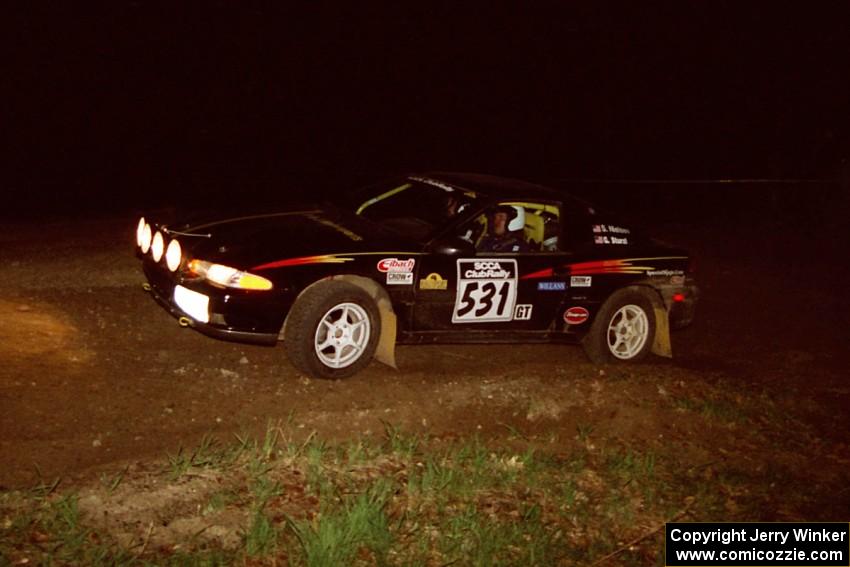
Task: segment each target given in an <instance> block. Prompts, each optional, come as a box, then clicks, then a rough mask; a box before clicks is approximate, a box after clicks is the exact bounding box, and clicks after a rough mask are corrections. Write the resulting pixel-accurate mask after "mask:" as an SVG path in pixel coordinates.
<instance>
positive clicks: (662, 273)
mask: <svg viewBox="0 0 850 567" xmlns="http://www.w3.org/2000/svg"><path fill="white" fill-rule="evenodd" d="M684 274H685V272H683V271H682V270H647V271H646V275H647V276H652V277H656V276H661V277H667V276H682V275H684Z"/></svg>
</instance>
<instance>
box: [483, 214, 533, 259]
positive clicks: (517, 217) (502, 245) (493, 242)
mask: <svg viewBox="0 0 850 567" xmlns="http://www.w3.org/2000/svg"><path fill="white" fill-rule="evenodd" d="M524 225H525V209H522V208H521V207H512V206H509V205H499V206H498V207H496V208H495V209H493V210H492V211H490V215H489V230H488V231H487V235H486V236H484V238H483V239H482V240H481V242H480V243H479V244H478V250H480V251H483V252H528V251H529V250H530V248H529V246H528V243H527V242H526V241H525V240H524V239H523V237H522V232H521V231H522V228H523V226H524Z"/></svg>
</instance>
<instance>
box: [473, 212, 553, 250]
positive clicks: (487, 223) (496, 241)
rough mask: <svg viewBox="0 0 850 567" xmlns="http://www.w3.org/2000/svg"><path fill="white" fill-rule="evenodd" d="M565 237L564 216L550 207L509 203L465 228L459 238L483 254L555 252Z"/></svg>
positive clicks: (483, 214)
mask: <svg viewBox="0 0 850 567" xmlns="http://www.w3.org/2000/svg"><path fill="white" fill-rule="evenodd" d="M560 234H561V223H560V213H559V209H558V207H557V206H556V205H552V204H548V203H534V202H525V201H523V202H519V201H506V202H503V203H499V204H497V205H495V206H493V207H490V208H489V209H487V210H486V211H484V212H483V213H482V214H480V215H479V216H478V217H476V218H474V219H473V220H472V221H470V222H469V223H467V224H465V225H463V226H462V227H461V229H460V232H459V234H458V235H459V236H460V237H461V238H464V239H466V240H468V241H470V242H472V243H474V244H475V248H476V250H478V251H479V252H518V253H519V252H524V253H528V252H554V251H556V250H558V237H559V235H560Z"/></svg>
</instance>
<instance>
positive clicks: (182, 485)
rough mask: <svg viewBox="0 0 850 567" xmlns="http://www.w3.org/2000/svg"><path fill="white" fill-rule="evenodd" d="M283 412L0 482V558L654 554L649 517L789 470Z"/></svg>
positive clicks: (727, 503) (333, 559) (725, 419)
mask: <svg viewBox="0 0 850 567" xmlns="http://www.w3.org/2000/svg"><path fill="white" fill-rule="evenodd" d="M671 405H672V407H673V409H679V410H680V411H686V412H692V413H694V414H695V415H696V416H697V418H698V419H704V420H705V421H706V423H714V422H717V421H720V422H722V423H729V422H733V423H737V422H739V421H741V420H746V419H750V417H749V415H751V412H750V409H751V408H748V409H747V412H744V411H743V410H740V409H737V410H736V409H735V408H736V407H737V406H735V404H734V403H733V401H732V400H731V399H725V398H699V399H697V398H678V399H673V400H671ZM769 410H770V411H774V410H773V409H770V408H769ZM291 422H292V420H291V418H290V420H289V421H288V422H286V423H283V424H281V423H269V424H268V426H267V429H266V432H265V434H264V435H261V436H259V437H258V438H252V437H250V436H247V435H243V436H239V437H237V439H236V442H235V443H232V444H223V443H220V442H219V441H217V440H215V439H213V438H211V437H204V438H203V439H202V441H201V442H200V444H199V445H198V446H197V447H195V448H194V449H192V450H188V451H187V450H183V449H181V450H179V451H178V452H177V453H176V454H173V455H168V456H167V458H166V464H165V466H164V467H163V469H162V472H161V473H158V474H159V476H158V477H157V478H155V479H153V480H151V479H150V478H147V477H145V478H134V476H133V474H132V473H130V472H129V471H128V470H127V469H125V470H123V471H121V472H119V473H117V474H111V475H108V474H105V475H101V476H100V478H99V479H98V480H99V482H94V483H91V485H90V486H83V487H78V488H77V489H76V490H72V489H66V490H60V482H59V480H58V479H57V480H54V481H51V482H45V481H43V480H42V481H40V482H39V483H38V484H37V485H36V486H35V487H33V488H32V489H31V490H29V491H22V492H15V493H13V492H0V564H12V563H17V562H22V561H28V562H29V563H30V564H86V565H99V564H122V565H125V564H126V565H153V564H155V565H228V564H234V563H236V564H248V565H264V564H294V565H308V566H325V565H433V564H440V565H443V564H452V565H552V564H566V565H581V564H589V563H593V562H594V561H596V560H598V559H600V558H603V557H605V556H607V555H609V554H614V555H616V556H617V558H618V559H617V561H618V562H621V563H625V564H628V563H639V564H659V562H661V563H660V564H663V558H660V557H659V553H660V550H661V549H662V548H663V547H662V535H659V534H660V533H662V532H663V530H662V532H657V531H653V530H654V529H655V528H658V527H659V526H663V524H664V522H665V521H668V520H669V519H670V518H673V517H677V518H680V519H682V514H685V513H687V514H688V515H687V516H686V518H688V519H698V520H702V521H711V520H726V521H733V520H739V519H766V518H765V516H764V511H765V510H770V506H772V505H773V503H772V502H771V501H769V494H765V495H764V496H759V495H760V494H762V493H761V492H758V491H754V490H752V488H753V487H757V486H759V485H760V484H764V485H765V486H767V485H769V484H770V483H773V484H775V485H777V486H780V487H784V486H788V485H789V483H790V482H792V481H790V480H789V479H787V478H784V476H787V475H784V474H780V472H777V470H778V469H776V468H775V467H773V468H772V467H765V470H764V472H758V471H753V470H750V469H748V468H746V466H744V465H745V464H746V463H747V462H748V461H747V458H749V455H747V458H742V459H741V460H739V461H737V462H735V461H734V459H732V456H731V453H727V454H726V455H725V456H724V457H723V458H722V459H721V458H718V459H713V458H710V457H709V459H708V460H703V461H698V460H697V461H695V460H694V459H693V458H692V457H690V456H689V455H688V454H687V453H686V452H683V451H685V449H686V448H687V446H688V445H687V443H685V444H681V445H677V444H675V443H670V442H666V443H664V444H662V443H653V444H646V443H643V444H642V443H640V442H636V441H633V442H627V441H625V440H623V439H622V438H620V437H616V438H612V437H606V433H605V429H604V427H602V426H600V427H599V428H596V427H595V426H593V425H590V424H589V423H579V424H577V425H576V426H575V427H576V432H577V435H575V438H574V439H572V441H571V442H569V443H568V444H567V445H558V444H553V443H547V442H545V439H544V440H543V441H541V442H539V443H535V442H534V438H531V437H527V436H526V435H522V434H520V432H518V430H516V428H513V427H508V426H505V427H506V429H507V434H506V435H505V436H504V438H503V439H502V440H501V441H485V440H482V439H481V438H480V437H479V436H478V435H477V434H473V435H471V436H469V437H466V438H461V439H459V440H457V441H445V440H442V441H441V440H438V439H434V438H430V437H428V436H425V435H413V434H409V433H407V432H405V431H404V430H403V429H401V428H400V427H398V426H396V425H393V424H391V423H384V435H383V437H381V438H377V439H376V438H372V437H370V436H369V437H365V436H364V437H361V438H356V439H353V440H349V441H346V442H343V443H338V444H329V443H327V442H326V441H324V440H322V439H319V438H317V435H316V434H315V433H312V434H310V435H309V436H308V437H307V438H306V439H303V438H302V439H296V436H295V435H296V434H295V431H294V428H293V427H292V424H291ZM801 435H802V434H801ZM564 437H565V438H569V437H570V436H568V435H565V436H564ZM591 437H592V438H593V443H592V444H591V443H590V442H589V439H590V438H591ZM791 437H793V435H792V436H791ZM794 440H796V438H794V439H792V441H794ZM796 441H799V440H796ZM796 441H795V443H792V444H791V445H790V446H792V447H794V446H798V444H797V443H796ZM770 448H771V449H772V450H773V449H776V450H779V449H781V448H779V447H776V448H773V447H770ZM781 470H782V471H784V470H785V469H781ZM211 473H214V474H211ZM157 491H160V492H162V493H164V494H168V495H171V496H169V498H172V500H167V501H166V502H164V503H157V501H156V499H155V495H156V494H158V493H159V492H157ZM139 493H141V494H142V495H145V496H144V497H145V498H147V497H148V496H149V498H150V500H151V501H150V508H151V510H150V511H149V512H148V516H145V518H146V519H145V520H141V519H139V518H137V515H138V514H140V513H144V511H141V512H140V511H138V510H137V511H134V512H133V513H132V514H131V515H130V516H129V517H128V518H127V519H126V521H123V522H122V521H118V522H113V523H111V524H110V523H108V522H105V521H104V520H103V516H102V513H103V510H102V509H101V504H102V506H104V507H105V509H106V510H111V512H110V513H111V514H118V513H120V510H121V506H122V502H124V501H126V500H127V499H129V498H131V497H132V496H133V495H137V494H139ZM94 496H96V497H97V498H96V501H97V502H100V503H101V504H99V505H98V506H94V507H93V506H92V504H90V501H91V499H92V498H93V497H94ZM175 498H176V500H174V499H175ZM794 504H795V500H794V499H793V497H792V496H788V499H786V500H785V501H784V502H783V506H785V507H786V508H787V507H790V506H793V505H794ZM801 505H802V504H801ZM783 513H784V512H783ZM768 518H769V517H768ZM181 522H182V523H183V524H185V525H186V526H187V527H186V528H185V529H184V530H183V531H180V530H179V529H178V527H179V526H180V525H181ZM138 524H142V528H144V527H147V530H145V529H142V530H141V531H139V529H138V528H136V531H133V529H132V526H133V525H138ZM645 533H649V534H650V536H649V537H645V538H644V537H643V536H642V534H645ZM634 541H637V543H632V544H630V545H629V546H626V547H623V542H634Z"/></svg>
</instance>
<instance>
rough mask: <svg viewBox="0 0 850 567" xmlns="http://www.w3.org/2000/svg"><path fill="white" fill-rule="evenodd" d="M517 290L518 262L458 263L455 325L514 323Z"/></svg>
mask: <svg viewBox="0 0 850 567" xmlns="http://www.w3.org/2000/svg"><path fill="white" fill-rule="evenodd" d="M516 290H517V266H516V260H501V259H494V260H488V259H481V260H478V259H474V260H473V259H463V260H458V261H457V296H456V299H455V308H454V312H453V313H452V323H489V322H495V321H510V320H511V319H512V318H513V315H514V305H515V304H516Z"/></svg>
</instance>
